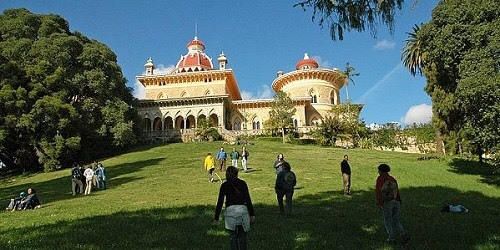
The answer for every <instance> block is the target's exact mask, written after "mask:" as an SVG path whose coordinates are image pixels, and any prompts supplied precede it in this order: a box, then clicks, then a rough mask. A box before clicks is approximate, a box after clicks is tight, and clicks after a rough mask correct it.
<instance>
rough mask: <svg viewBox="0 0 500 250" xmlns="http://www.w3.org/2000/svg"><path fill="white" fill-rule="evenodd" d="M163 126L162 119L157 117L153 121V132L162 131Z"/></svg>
mask: <svg viewBox="0 0 500 250" xmlns="http://www.w3.org/2000/svg"><path fill="white" fill-rule="evenodd" d="M161 130H162V126H161V118H160V117H156V118H155V119H154V121H153V131H161Z"/></svg>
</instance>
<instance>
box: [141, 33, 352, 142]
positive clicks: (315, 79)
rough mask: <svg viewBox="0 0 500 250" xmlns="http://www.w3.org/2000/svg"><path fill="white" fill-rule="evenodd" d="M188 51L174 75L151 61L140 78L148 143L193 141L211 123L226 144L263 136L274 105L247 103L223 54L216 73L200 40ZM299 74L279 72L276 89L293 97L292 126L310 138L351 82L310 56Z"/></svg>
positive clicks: (301, 63)
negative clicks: (243, 136) (198, 130)
mask: <svg viewBox="0 0 500 250" xmlns="http://www.w3.org/2000/svg"><path fill="white" fill-rule="evenodd" d="M187 49H188V51H187V53H186V54H185V55H183V56H181V57H180V59H179V61H178V62H177V64H176V66H175V69H174V70H173V71H172V72H169V73H162V74H157V73H156V72H155V65H154V63H153V60H152V59H151V58H149V59H148V60H147V62H146V64H145V65H144V67H145V72H144V73H143V74H142V75H139V76H137V80H138V81H139V82H140V83H141V84H142V85H143V86H144V88H145V99H143V100H140V105H139V115H140V116H141V117H143V120H144V127H143V131H144V136H145V138H158V139H164V140H170V139H172V140H173V139H175V138H177V139H182V140H183V141H189V140H192V139H193V138H194V129H195V128H196V127H197V124H198V121H199V120H200V119H207V120H208V121H209V124H210V125H211V126H213V127H216V128H218V130H219V133H220V134H221V135H223V137H224V138H225V139H231V138H232V137H234V136H236V135H238V134H241V133H247V134H260V133H262V132H263V131H264V130H265V129H266V128H265V125H264V122H265V121H266V120H268V119H269V111H270V110H271V105H272V102H273V99H254V100H242V98H241V94H240V89H239V87H238V82H237V80H236V78H235V76H234V73H233V70H232V69H230V68H229V67H228V59H227V57H226V55H224V53H221V54H220V55H219V56H218V57H217V63H218V68H215V67H214V64H213V60H212V58H210V57H209V56H208V55H207V54H206V53H205V44H204V43H203V42H202V41H201V40H199V39H198V38H197V37H195V38H194V39H193V40H192V41H190V42H189V43H188V44H187ZM295 68H296V69H295V70H294V71H291V72H287V73H285V72H283V71H278V72H277V74H276V78H275V79H274V80H273V82H272V88H273V90H274V91H275V92H278V91H283V92H285V93H287V94H288V95H289V96H290V98H291V99H292V100H293V102H294V103H295V108H296V112H295V115H294V116H293V125H294V127H295V128H296V129H297V130H298V131H302V132H306V131H309V130H310V129H311V128H313V127H314V126H315V125H316V124H318V123H319V122H320V121H321V119H322V118H323V117H325V116H327V115H328V114H329V113H328V112H330V111H331V110H332V107H333V106H334V105H338V104H340V96H339V92H340V89H341V88H342V87H343V86H344V84H346V83H347V77H346V76H345V74H344V73H343V72H341V71H339V70H338V69H329V68H322V67H320V65H318V62H317V61H316V60H314V59H312V58H310V57H309V56H308V55H307V54H305V55H304V58H303V59H302V60H299V61H298V62H297V64H296V67H295Z"/></svg>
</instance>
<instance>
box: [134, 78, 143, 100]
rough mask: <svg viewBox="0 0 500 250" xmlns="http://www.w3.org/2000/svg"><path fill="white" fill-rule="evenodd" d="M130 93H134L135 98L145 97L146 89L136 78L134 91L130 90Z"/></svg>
mask: <svg viewBox="0 0 500 250" xmlns="http://www.w3.org/2000/svg"><path fill="white" fill-rule="evenodd" d="M132 94H133V95H134V97H135V98H138V99H145V98H146V89H144V86H142V84H141V83H140V82H139V81H137V79H136V80H135V83H134V91H133V92H132Z"/></svg>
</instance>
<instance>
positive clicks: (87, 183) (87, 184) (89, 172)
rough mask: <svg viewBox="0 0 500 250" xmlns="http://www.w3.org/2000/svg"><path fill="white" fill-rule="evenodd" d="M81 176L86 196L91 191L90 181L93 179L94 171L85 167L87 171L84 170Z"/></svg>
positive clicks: (89, 167)
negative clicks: (82, 176)
mask: <svg viewBox="0 0 500 250" xmlns="http://www.w3.org/2000/svg"><path fill="white" fill-rule="evenodd" d="M83 175H84V176H85V195H88V194H90V192H91V191H92V180H93V179H94V170H92V168H91V166H87V169H85V172H83Z"/></svg>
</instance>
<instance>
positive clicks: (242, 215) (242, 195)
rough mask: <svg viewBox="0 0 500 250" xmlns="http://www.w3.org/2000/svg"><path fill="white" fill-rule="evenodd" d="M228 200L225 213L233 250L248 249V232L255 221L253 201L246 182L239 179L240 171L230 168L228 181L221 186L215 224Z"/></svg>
mask: <svg viewBox="0 0 500 250" xmlns="http://www.w3.org/2000/svg"><path fill="white" fill-rule="evenodd" d="M224 198H225V200H226V209H225V212H224V221H225V228H226V229H227V230H229V237H230V247H231V249H241V250H246V249H247V235H246V234H247V232H248V231H250V223H253V222H254V221H255V213H254V210H253V205H252V200H251V199H250V193H249V192H248V186H247V184H246V182H245V181H243V180H241V179H239V178H238V169H237V168H235V167H233V166H229V167H228V168H227V170H226V181H225V182H224V183H223V184H222V185H221V187H220V191H219V198H218V199H217V206H216V208H215V217H214V223H217V222H218V221H219V216H220V213H221V210H222V204H223V203H224Z"/></svg>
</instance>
